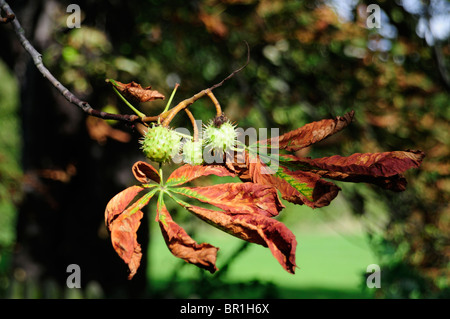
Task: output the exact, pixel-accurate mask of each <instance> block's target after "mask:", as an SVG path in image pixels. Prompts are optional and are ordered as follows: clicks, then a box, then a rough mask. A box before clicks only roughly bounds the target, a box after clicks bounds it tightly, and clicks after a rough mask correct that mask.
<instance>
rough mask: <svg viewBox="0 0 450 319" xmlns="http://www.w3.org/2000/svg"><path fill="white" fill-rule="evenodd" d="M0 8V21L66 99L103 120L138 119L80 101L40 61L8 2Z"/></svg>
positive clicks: (126, 120)
mask: <svg viewBox="0 0 450 319" xmlns="http://www.w3.org/2000/svg"><path fill="white" fill-rule="evenodd" d="M0 8H1V9H2V10H3V11H4V12H5V14H6V17H5V18H2V19H1V21H2V22H4V23H6V22H10V23H11V25H12V27H13V29H14V32H15V33H16V35H17V37H18V39H19V41H20V43H21V44H22V46H23V47H24V49H25V50H26V51H27V52H28V54H29V55H30V56H31V58H32V59H33V63H34V65H35V66H36V68H37V69H38V70H39V72H41V74H42V75H43V76H44V77H45V78H47V80H48V81H49V82H50V83H51V84H52V85H53V86H54V87H55V88H56V89H57V90H58V91H59V92H60V93H61V94H62V95H63V96H64V97H65V98H66V100H67V101H69V102H70V103H72V104H74V105H76V106H78V107H79V108H80V109H81V110H82V111H83V112H85V113H87V114H89V115H92V116H95V117H99V118H102V119H105V120H117V121H122V122H134V121H136V120H139V119H140V118H139V116H137V115H134V114H133V115H126V114H125V115H123V114H112V113H107V112H101V111H98V110H95V109H93V108H92V107H91V106H90V105H89V103H88V102H85V101H82V100H80V99H79V98H78V97H76V96H75V95H74V94H73V93H72V92H70V91H69V90H68V89H67V88H66V87H64V85H62V84H61V82H59V81H58V80H57V79H56V78H55V77H54V76H53V74H51V73H50V71H49V70H48V69H47V68H46V67H45V65H44V64H43V63H42V55H41V54H40V53H39V52H38V51H37V50H36V49H35V48H34V47H33V45H32V44H31V43H30V41H28V39H27V38H26V36H25V30H24V29H23V28H22V26H21V25H20V23H19V20H18V19H17V17H16V16H15V14H14V12H13V11H12V9H11V7H10V6H9V5H8V3H6V1H4V0H0Z"/></svg>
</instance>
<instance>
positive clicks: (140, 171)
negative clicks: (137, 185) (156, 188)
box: [132, 161, 161, 184]
mask: <svg viewBox="0 0 450 319" xmlns="http://www.w3.org/2000/svg"><path fill="white" fill-rule="evenodd" d="M132 171H133V175H134V177H135V178H136V179H137V180H138V181H139V182H141V183H142V184H147V183H149V182H150V181H154V182H156V183H158V184H159V183H160V181H161V176H159V173H158V171H157V170H156V169H155V168H154V167H153V166H151V165H150V164H148V163H146V162H143V161H138V162H136V163H134V165H133V168H132Z"/></svg>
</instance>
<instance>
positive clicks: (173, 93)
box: [163, 83, 180, 113]
mask: <svg viewBox="0 0 450 319" xmlns="http://www.w3.org/2000/svg"><path fill="white" fill-rule="evenodd" d="M179 86H180V84H178V83H176V84H175V87H174V88H173V91H172V94H171V95H170V98H169V101H167V104H166V108H165V109H164V111H163V113H164V112H167V111H168V110H169V107H170V104H171V103H172V100H173V97H174V96H175V93H176V92H177V89H178V87H179Z"/></svg>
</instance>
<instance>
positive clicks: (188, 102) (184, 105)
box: [143, 41, 250, 126]
mask: <svg viewBox="0 0 450 319" xmlns="http://www.w3.org/2000/svg"><path fill="white" fill-rule="evenodd" d="M244 42H245V44H246V45H247V61H246V62H245V64H244V65H243V66H241V67H240V68H239V69H237V70H235V71H233V72H232V73H231V74H230V75H228V76H227V77H226V78H225V79H223V80H222V81H220V82H219V83H217V84H214V85H213V86H211V87H210V88H208V89H206V90H203V91H200V92H198V93H197V94H195V95H194V96H192V97H190V98H188V99H186V100H184V101H181V102H180V103H178V105H177V106H175V107H174V108H173V109H172V110H170V111H168V112H169V113H168V114H167V115H166V113H167V112H164V113H163V114H160V115H159V116H158V118H160V119H164V122H163V125H164V126H168V125H169V124H170V122H171V121H172V119H173V118H174V117H175V115H177V113H178V112H180V111H182V110H184V109H185V108H187V107H188V106H189V105H191V104H193V103H194V102H195V101H197V100H198V99H200V98H202V97H203V96H205V95H209V93H211V91H212V90H214V89H216V88H218V87H219V86H222V85H223V84H224V83H225V81H227V80H229V79H231V78H232V77H233V76H235V75H236V73H238V72H240V71H242V70H243V69H244V68H245V67H246V66H247V65H248V64H249V62H250V47H249V45H248V43H247V41H244ZM210 98H211V96H210ZM211 99H212V98H211ZM214 99H215V97H214ZM216 101H217V100H216ZM213 102H214V100H213ZM214 105H215V107H216V110H217V113H218V115H220V114H221V113H222V111H221V110H220V105H219V104H218V102H217V104H216V103H214ZM218 105H219V108H218V107H217V106H218ZM219 113H220V114H219ZM148 119H150V118H144V119H143V120H144V121H145V122H147V120H148Z"/></svg>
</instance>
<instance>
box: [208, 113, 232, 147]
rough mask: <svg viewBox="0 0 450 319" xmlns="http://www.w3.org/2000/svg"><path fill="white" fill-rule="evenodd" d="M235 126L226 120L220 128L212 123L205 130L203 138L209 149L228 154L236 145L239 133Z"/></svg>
mask: <svg viewBox="0 0 450 319" xmlns="http://www.w3.org/2000/svg"><path fill="white" fill-rule="evenodd" d="M234 128H235V126H234V125H233V124H231V123H230V121H228V120H226V121H225V122H223V123H222V124H221V125H220V126H216V125H214V121H212V122H210V123H209V124H208V125H207V126H206V127H205V129H204V130H203V137H204V138H205V144H206V146H207V147H210V148H212V149H213V150H215V151H218V152H226V151H228V150H230V149H232V148H233V147H234V146H235V145H236V140H237V133H236V131H235V129H234Z"/></svg>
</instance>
